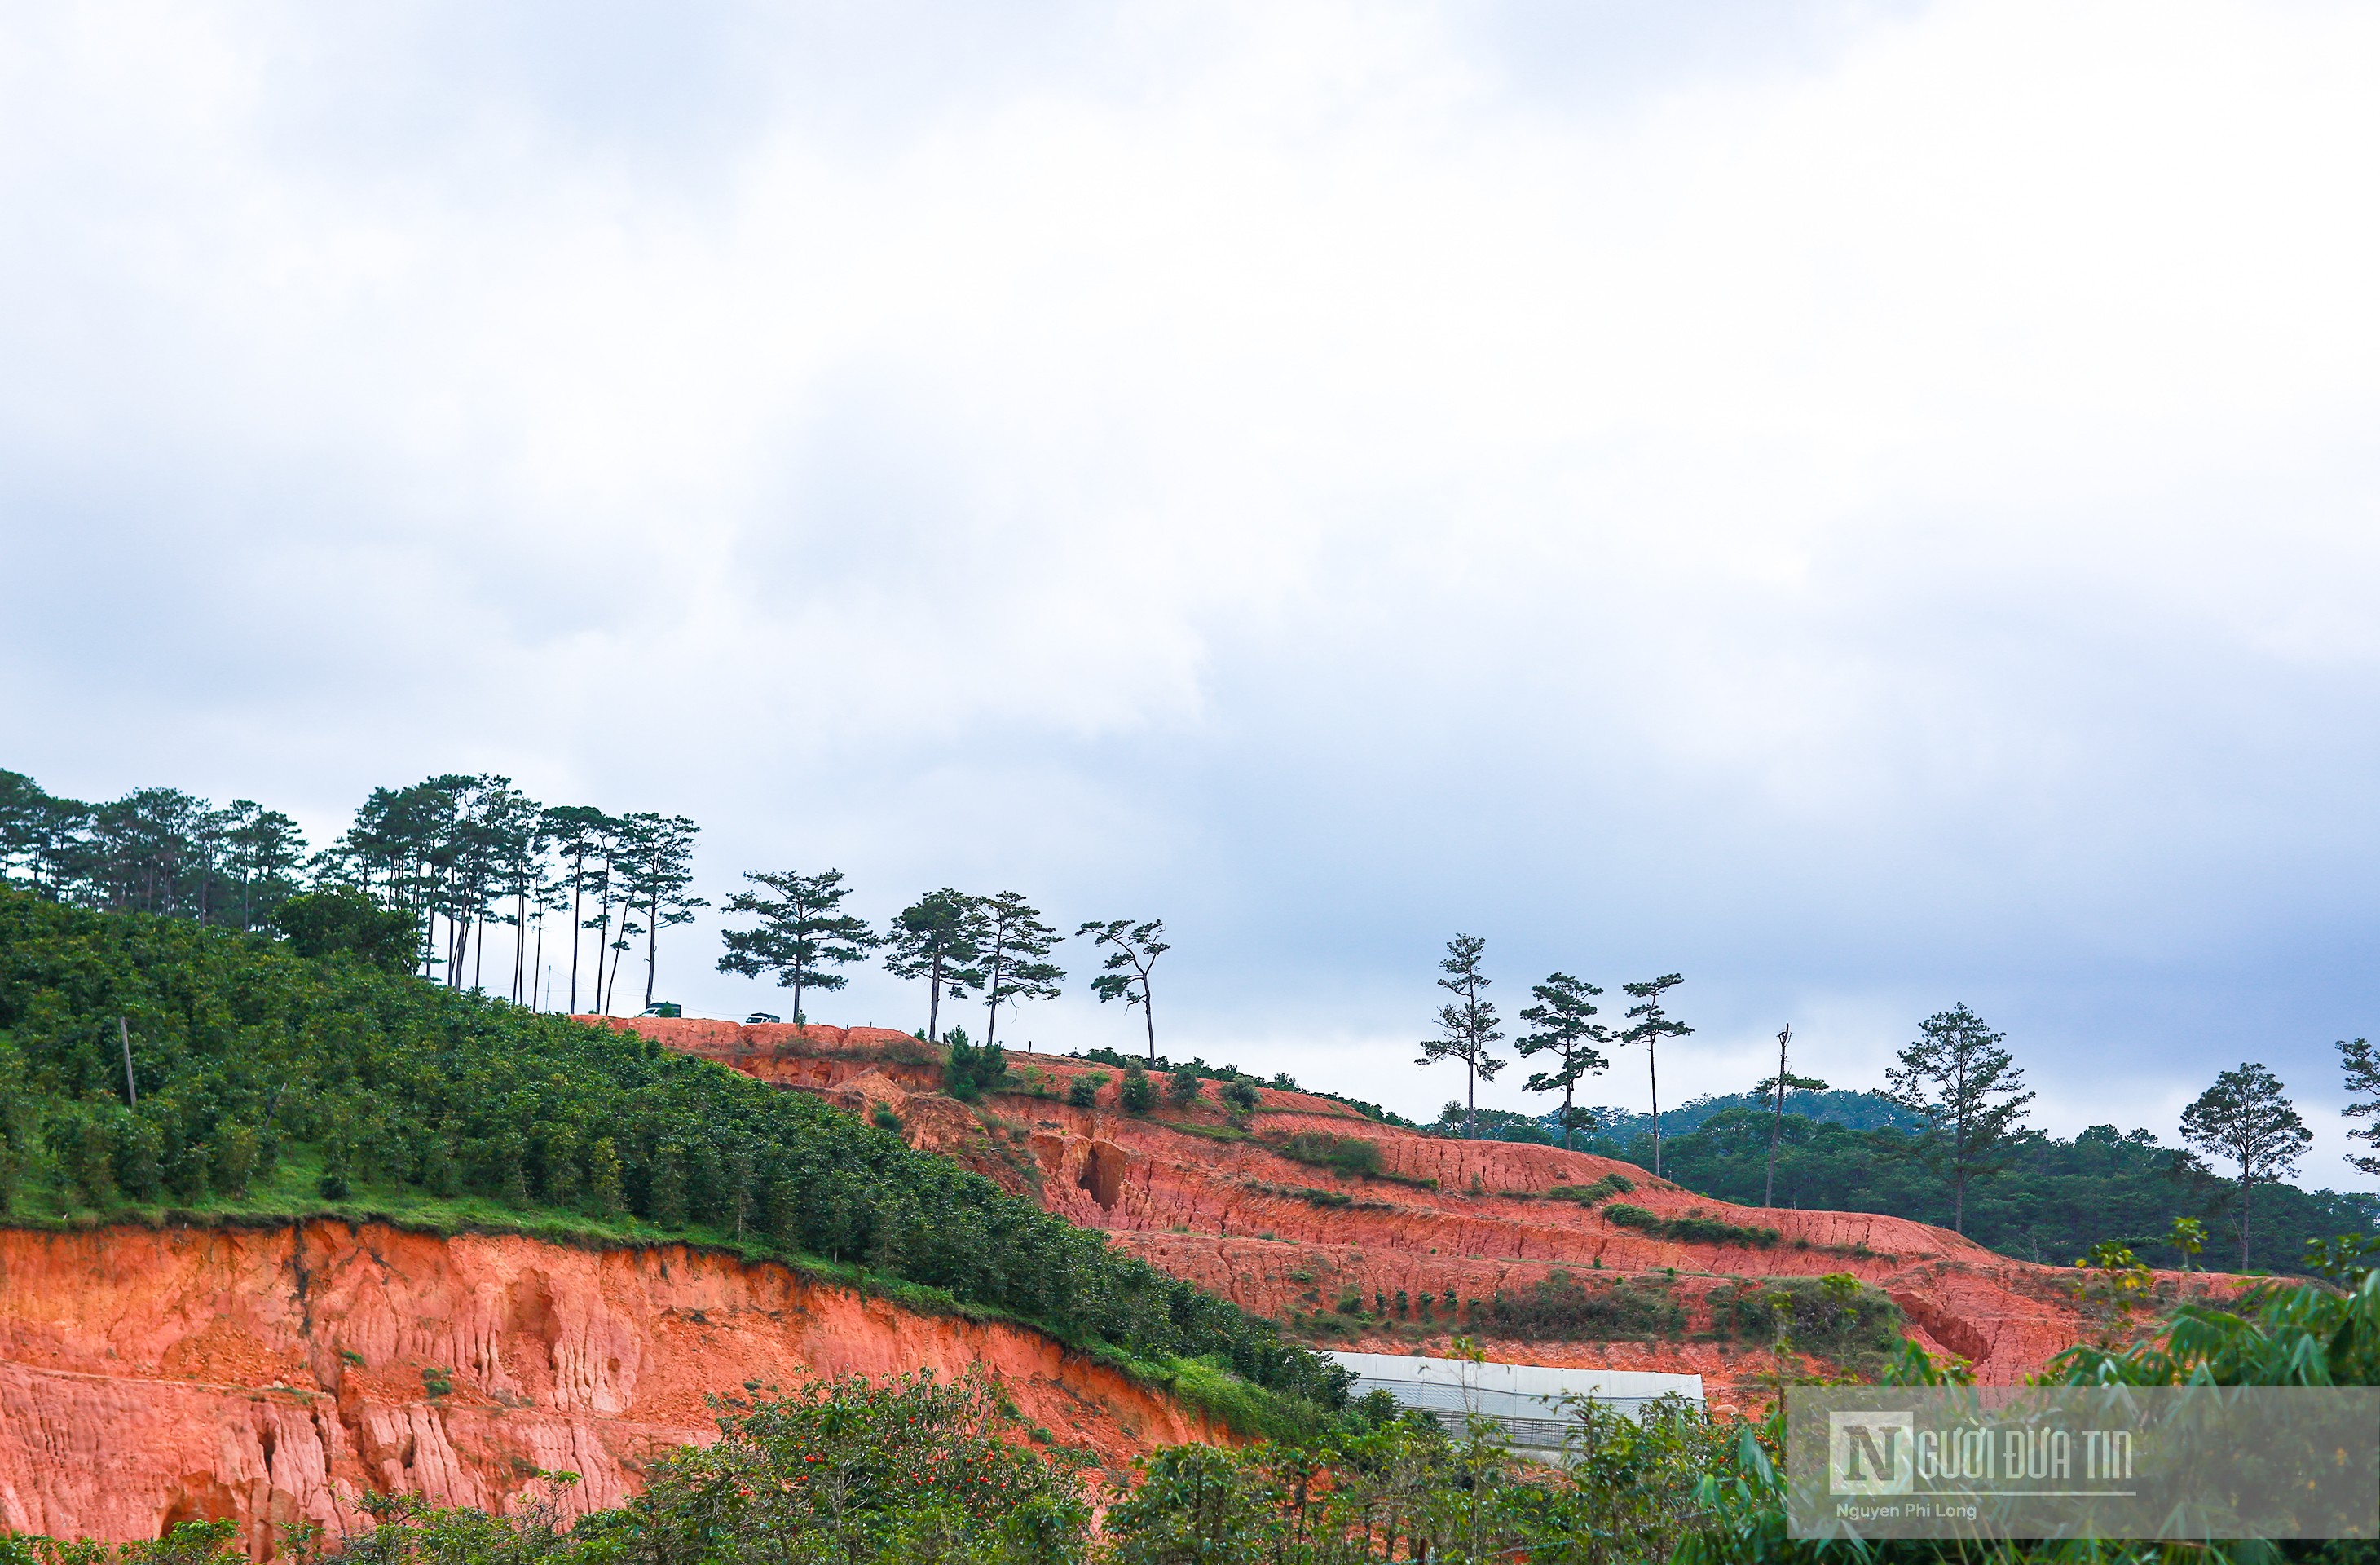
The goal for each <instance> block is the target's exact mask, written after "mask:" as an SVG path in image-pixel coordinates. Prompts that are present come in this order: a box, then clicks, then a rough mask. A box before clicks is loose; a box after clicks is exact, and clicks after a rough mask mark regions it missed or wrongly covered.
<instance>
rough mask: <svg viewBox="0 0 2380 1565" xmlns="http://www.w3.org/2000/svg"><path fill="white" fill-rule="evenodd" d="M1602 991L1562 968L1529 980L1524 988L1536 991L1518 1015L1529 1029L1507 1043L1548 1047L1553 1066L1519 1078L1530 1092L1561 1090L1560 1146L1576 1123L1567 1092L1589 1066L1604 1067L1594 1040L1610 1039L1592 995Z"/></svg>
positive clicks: (1533, 1049) (1527, 1050) (1538, 1050)
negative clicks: (1535, 981)
mask: <svg viewBox="0 0 2380 1565" xmlns="http://www.w3.org/2000/svg"><path fill="white" fill-rule="evenodd" d="M1602 992H1603V991H1602V990H1601V989H1597V988H1596V987H1595V986H1594V985H1593V984H1590V983H1587V982H1586V981H1585V980H1584V979H1581V978H1573V977H1571V976H1570V975H1569V974H1567V973H1555V974H1552V975H1550V976H1548V977H1547V979H1546V981H1545V982H1544V983H1542V984H1533V985H1531V986H1530V988H1529V993H1530V994H1532V995H1534V996H1536V1001H1537V1003H1536V1004H1535V1005H1532V1006H1530V1007H1529V1008H1528V1009H1527V1010H1525V1011H1523V1012H1522V1013H1521V1020H1522V1021H1524V1022H1526V1023H1528V1024H1529V1025H1530V1026H1531V1027H1533V1028H1534V1029H1535V1030H1534V1031H1532V1032H1529V1033H1526V1034H1524V1035H1523V1036H1522V1037H1518V1038H1515V1039H1514V1040H1513V1042H1512V1047H1513V1048H1514V1049H1517V1050H1518V1051H1519V1052H1520V1053H1521V1054H1522V1055H1523V1056H1524V1057H1526V1056H1529V1055H1533V1054H1543V1053H1547V1052H1551V1053H1552V1055H1553V1057H1554V1064H1555V1068H1554V1069H1553V1070H1550V1071H1537V1072H1535V1073H1533V1074H1531V1075H1530V1077H1529V1079H1528V1080H1527V1081H1526V1082H1524V1084H1522V1085H1523V1086H1524V1087H1525V1089H1526V1090H1528V1091H1530V1092H1560V1094H1561V1095H1562V1106H1561V1127H1562V1146H1565V1147H1567V1146H1570V1138H1571V1131H1572V1129H1573V1126H1574V1125H1575V1124H1576V1122H1577V1119H1578V1114H1577V1110H1574V1109H1573V1108H1572V1107H1571V1097H1572V1094H1573V1092H1574V1091H1575V1090H1576V1088H1577V1086H1578V1084H1579V1082H1580V1080H1581V1079H1583V1078H1584V1077H1585V1075H1586V1074H1587V1073H1588V1072H1590V1071H1601V1070H1604V1069H1606V1068H1607V1067H1609V1065H1610V1063H1611V1062H1610V1061H1609V1060H1607V1059H1605V1058H1604V1056H1603V1053H1602V1051H1601V1050H1600V1049H1597V1048H1596V1047H1595V1046H1596V1045H1597V1044H1598V1043H1609V1041H1610V1040H1611V1029H1610V1028H1609V1027H1607V1026H1605V1025H1602V1024H1601V1023H1599V1022H1597V1021H1596V1020H1595V1019H1594V1017H1595V997H1596V996H1597V995H1598V994H1601V993H1602Z"/></svg>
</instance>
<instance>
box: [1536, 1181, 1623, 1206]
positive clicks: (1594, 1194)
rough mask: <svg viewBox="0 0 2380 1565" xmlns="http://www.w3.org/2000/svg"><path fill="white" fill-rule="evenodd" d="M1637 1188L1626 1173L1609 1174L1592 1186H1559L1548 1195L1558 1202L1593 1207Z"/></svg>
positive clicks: (1548, 1192)
mask: <svg viewBox="0 0 2380 1565" xmlns="http://www.w3.org/2000/svg"><path fill="white" fill-rule="evenodd" d="M1635 1188H1636V1182H1635V1181H1634V1180H1633V1179H1630V1178H1629V1177H1628V1176H1627V1175H1626V1174H1624V1173H1608V1174H1605V1175H1604V1176H1603V1177H1602V1178H1601V1179H1598V1180H1597V1181H1596V1182H1595V1183H1592V1184H1557V1185H1555V1186H1554V1187H1553V1188H1552V1189H1551V1190H1548V1191H1547V1192H1546V1195H1548V1197H1550V1198H1551V1199H1554V1200H1557V1201H1575V1202H1577V1203H1578V1204H1579V1205H1580V1206H1582V1207H1592V1206H1594V1205H1595V1204H1596V1203H1597V1202H1598V1201H1609V1199H1611V1197H1613V1196H1614V1195H1627V1194H1628V1193H1629V1192H1630V1191H1632V1190H1633V1189H1635Z"/></svg>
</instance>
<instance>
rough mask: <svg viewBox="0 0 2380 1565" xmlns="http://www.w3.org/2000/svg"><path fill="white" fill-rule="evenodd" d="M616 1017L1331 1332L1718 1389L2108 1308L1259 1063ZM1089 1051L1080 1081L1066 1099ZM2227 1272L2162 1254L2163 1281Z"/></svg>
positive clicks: (1824, 1215) (1822, 1220) (1873, 1221)
mask: <svg viewBox="0 0 2380 1565" xmlns="http://www.w3.org/2000/svg"><path fill="white" fill-rule="evenodd" d="M615 1025H621V1026H623V1027H630V1028H633V1029H634V1030H637V1031H638V1032H641V1033H643V1034H645V1035H646V1036H648V1037H652V1038H655V1039H657V1040H659V1041H660V1042H662V1043H663V1044H664V1045H666V1046H667V1047H669V1048H671V1049H677V1050H680V1051H683V1052H686V1053H689V1054H696V1055H699V1056H701V1057H703V1058H705V1059H710V1060H715V1061H718V1062H722V1063H723V1064H727V1065H731V1066H733V1067H734V1068H735V1069H736V1070H739V1071H742V1072H744V1073H746V1074H749V1075H752V1076H755V1077H757V1078H759V1079H760V1080H762V1081H768V1082H772V1083H776V1084H778V1085H781V1086H788V1087H795V1088H799V1089H802V1090H805V1091H807V1092H813V1093H817V1094H820V1095H821V1096H823V1097H825V1098H830V1099H831V1100H833V1101H835V1102H837V1103H839V1104H841V1105H842V1106H844V1107H845V1108H847V1109H850V1110H854V1111H855V1112H856V1113H858V1114H860V1115H861V1116H862V1117H864V1118H872V1119H875V1120H877V1122H880V1123H892V1122H897V1123H898V1124H899V1126H900V1128H901V1133H902V1134H903V1135H904V1136H905V1138H906V1139H907V1141H908V1142H909V1144H910V1145H911V1146H916V1147H919V1148H921V1149H928V1150H932V1151H937V1152H940V1153H941V1154H943V1155H945V1156H947V1157H951V1158H953V1159H958V1160H960V1161H962V1162H964V1163H965V1164H967V1165H968V1166H969V1167H971V1168H974V1169H976V1170H977V1171H981V1172H983V1173H985V1174H987V1175H989V1176H990V1177H991V1178H992V1179H994V1180H996V1181H998V1182H999V1183H1001V1184H1002V1186H1003V1187H1005V1188H1006V1189H1008V1190H1010V1191H1012V1192H1014V1193H1017V1194H1020V1195H1031V1196H1032V1197H1033V1198H1035V1199H1036V1200H1038V1201H1039V1202H1040V1204H1041V1205H1042V1206H1043V1207H1046V1208H1047V1209H1049V1210H1050V1211H1052V1212H1055V1213H1058V1214H1060V1215H1062V1216H1064V1217H1066V1218H1068V1219H1072V1220H1074V1221H1075V1222H1077V1223H1081V1224H1084V1225H1086V1226H1089V1227H1096V1228H1099V1229H1103V1230H1105V1231H1107V1232H1108V1233H1109V1234H1110V1235H1111V1237H1112V1239H1113V1240H1114V1242H1115V1243H1116V1244H1119V1245H1121V1246H1123V1248H1125V1249H1128V1250H1130V1251H1132V1252H1133V1253H1135V1254H1136V1255H1139V1256H1143V1257H1145V1258H1146V1259H1147V1260H1148V1261H1150V1262H1151V1263H1153V1264H1155V1265H1156V1266H1158V1267H1160V1268H1163V1269H1164V1270H1166V1271H1168V1272H1170V1273H1172V1275H1174V1276H1176V1277H1179V1278H1182V1279H1184V1280H1187V1281H1192V1282H1196V1283H1197V1284H1199V1285H1200V1286H1202V1287H1205V1288H1209V1289H1212V1290H1214V1291H1215V1292H1220V1293H1222V1294H1224V1295H1225V1296H1227V1297H1229V1298H1230V1299H1231V1300H1232V1301H1233V1302H1234V1303H1235V1304H1239V1305H1240V1306H1241V1307H1242V1308H1244V1309H1246V1310H1249V1311H1251V1312H1254V1313H1257V1314H1260V1315H1264V1316H1271V1317H1273V1318H1275V1319H1278V1320H1280V1321H1281V1322H1282V1323H1283V1324H1284V1326H1285V1327H1286V1328H1289V1330H1290V1331H1291V1332H1292V1333H1293V1335H1297V1336H1301V1337H1304V1338H1305V1339H1306V1340H1308V1341H1316V1342H1318V1343H1321V1344H1324V1345H1333V1346H1344V1347H1351V1348H1352V1347H1360V1348H1363V1349H1366V1350H1368V1351H1386V1352H1400V1351H1410V1350H1412V1349H1415V1348H1424V1347H1427V1348H1429V1349H1432V1350H1433V1351H1442V1350H1443V1349H1444V1348H1445V1346H1446V1345H1447V1343H1448V1342H1449V1341H1450V1340H1451V1337H1452V1336H1453V1335H1455V1334H1457V1333H1466V1334H1469V1335H1471V1336H1473V1337H1474V1338H1475V1339H1477V1340H1480V1341H1482V1342H1483V1344H1484V1345H1485V1346H1486V1347H1487V1348H1488V1353H1489V1355H1490V1356H1491V1357H1494V1358H1498V1359H1502V1360H1508V1361H1511V1362H1516V1363H1536V1364H1548V1365H1572V1366H1597V1365H1600V1366H1607V1367H1611V1368H1624V1369H1657V1370H1669V1371H1679V1372H1690V1373H1699V1374H1701V1375H1703V1376H1704V1377H1706V1384H1707V1385H1709V1386H1710V1387H1711V1388H1712V1390H1713V1392H1714V1394H1715V1395H1716V1396H1717V1397H1718V1399H1719V1400H1721V1401H1730V1400H1736V1401H1743V1400H1748V1399H1749V1398H1750V1396H1751V1395H1752V1394H1753V1392H1754V1389H1755V1386H1756V1384H1757V1382H1758V1381H1759V1380H1760V1379H1761V1378H1762V1377H1767V1376H1770V1375H1773V1374H1774V1373H1775V1371H1776V1368H1777V1359H1776V1349H1777V1346H1778V1342H1779V1336H1780V1334H1781V1335H1782V1336H1783V1337H1784V1338H1785V1340H1786V1343H1787V1345H1788V1347H1789V1349H1790V1350H1791V1351H1792V1352H1794V1353H1797V1354H1801V1355H1805V1356H1812V1357H1816V1358H1819V1359H1823V1360H1825V1361H1827V1362H1828V1363H1830V1364H1833V1365H1837V1366H1838V1367H1841V1368H1846V1369H1851V1370H1853V1371H1856V1370H1858V1369H1860V1368H1863V1367H1865V1366H1869V1365H1873V1364H1874V1363H1875V1362H1876V1360H1877V1359H1878V1357H1879V1356H1880V1354H1881V1353H1884V1352H1886V1351H1888V1347H1887V1344H1888V1342H1890V1341H1892V1340H1893V1339H1894V1338H1895V1336H1896V1335H1897V1332H1898V1331H1899V1330H1900V1329H1902V1328H1905V1329H1906V1330H1907V1331H1908V1332H1909V1333H1910V1334H1912V1335H1913V1336H1914V1337H1915V1338H1916V1340H1917V1341H1919V1342H1920V1343H1922V1344H1923V1345H1924V1346H1925V1348H1926V1349H1927V1350H1928V1351H1929V1352H1932V1353H1937V1354H1939V1355H1942V1356H1946V1357H1957V1358H1961V1359H1965V1360H1967V1361H1968V1362H1969V1363H1971V1364H1972V1365H1973V1366H1974V1369H1975V1372H1976V1374H1977V1376H1978V1377H1979V1378H1981V1379H1983V1380H1985V1382H1987V1383H2005V1382H2013V1381H2015V1380H2018V1379H2020V1378H2022V1377H2024V1376H2027V1375H2030V1374H2033V1373H2035V1372H2037V1371H2038V1370H2040V1369H2041V1367H2042V1366H2043V1365H2045V1364H2046V1362H2047V1361H2048V1360H2049V1358H2050V1357H2051V1356H2053V1355H2054V1354H2056V1353H2058V1352H2059V1351H2060V1350H2061V1349H2064V1348H2066V1347H2069V1346H2070V1345H2072V1344H2073V1343H2075V1342H2077V1341H2084V1340H2086V1339H2088V1338H2090V1337H2092V1336H2093V1335H2094V1334H2095V1333H2097V1332H2100V1331H2103V1330H2105V1329H2107V1322H2106V1321H2105V1320H2104V1319H2103V1318H2102V1317H2101V1316H2099V1315H2098V1314H2096V1313H2095V1309H2094V1307H2093V1306H2092V1304H2091V1303H2090V1302H2089V1301H2086V1300H2079V1299H2078V1298H2077V1296H2076V1293H2075V1284H2076V1279H2075V1275H2074V1273H2073V1272H2072V1271H2071V1270H2070V1269H2066V1268H2053V1267H2043V1266H2035V1265H2031V1264H2028V1263H2026V1262H2022V1261H2017V1260H2012V1259H2010V1258H2009V1257H2007V1256H1999V1255H1996V1254H1994V1253H1992V1252H1991V1251H1988V1250H1985V1249H1984V1248H1982V1247H1981V1246H1979V1245H1976V1244H1972V1243H1970V1242H1968V1241H1966V1240H1964V1239H1961V1238H1960V1237H1959V1236H1958V1235H1957V1234H1954V1233H1951V1232H1949V1231H1945V1230H1942V1229H1938V1228H1931V1227H1927V1226H1925V1225H1923V1224H1920V1223H1914V1222H1909V1221H1905V1220H1903V1219H1897V1218H1890V1217H1882V1216H1876V1215H1871V1214H1866V1213H1846V1212H1813V1211H1791V1210H1778V1209H1766V1208H1753V1207H1735V1206H1730V1205H1728V1204H1726V1203H1723V1202H1717V1201H1713V1200H1710V1199H1708V1198H1707V1197H1705V1196H1700V1195H1694V1194H1693V1193H1691V1192H1688V1191H1685V1190H1682V1189H1680V1188H1678V1187H1677V1186H1675V1185H1671V1184H1668V1183H1663V1182H1661V1181H1659V1180H1656V1179H1654V1178H1653V1177H1652V1176H1651V1175H1650V1174H1648V1173H1646V1172H1645V1171H1644V1170H1642V1169H1640V1168H1637V1167H1635V1166H1633V1165H1632V1164H1627V1163H1621V1162H1616V1161H1613V1160H1611V1159H1603V1158H1596V1157H1590V1156H1587V1155H1585V1154H1581V1153H1572V1152H1564V1151H1561V1150H1560V1149H1559V1148H1556V1147H1549V1146H1524V1145H1520V1144H1516V1143H1510V1142H1463V1141H1454V1140H1447V1139H1441V1138H1438V1137H1432V1136H1424V1135H1420V1134H1415V1133H1414V1132H1411V1131H1407V1130H1403V1129H1400V1128H1398V1127H1395V1126H1392V1125H1388V1124H1384V1123H1381V1122H1378V1121H1376V1120H1372V1119H1370V1118H1367V1117H1366V1116H1365V1115H1363V1114H1361V1113H1359V1112H1357V1111H1356V1110H1354V1109H1352V1108H1350V1107H1348V1106H1347V1105H1345V1104H1343V1103H1341V1102H1338V1101H1336V1100H1333V1099H1331V1098H1322V1097H1318V1096H1315V1095H1313V1094H1310V1093H1305V1092H1293V1091H1282V1090H1279V1089H1276V1088H1271V1087H1265V1088H1261V1089H1259V1091H1258V1093H1257V1105H1256V1107H1255V1109H1254V1110H1253V1111H1250V1112H1245V1113H1237V1114H1235V1113H1233V1111H1232V1110H1230V1109H1229V1108H1228V1107H1227V1106H1226V1105H1224V1104H1222V1103H1220V1102H1219V1101H1218V1100H1217V1098H1216V1084H1214V1083H1212V1082H1209V1083H1208V1084H1206V1086H1205V1087H1204V1088H1203V1090H1202V1092H1201V1095H1200V1097H1199V1098H1198V1099H1197V1100H1196V1102H1195V1103H1193V1104H1189V1105H1180V1104H1175V1103H1173V1102H1171V1101H1169V1100H1167V1099H1166V1098H1163V1097H1162V1096H1161V1095H1160V1098H1159V1101H1158V1106H1157V1107H1156V1108H1154V1109H1153V1110H1149V1111H1147V1112H1146V1113H1142V1114H1128V1113H1124V1112H1123V1111H1121V1110H1120V1109H1119V1108H1118V1106H1117V1103H1116V1098H1117V1095H1118V1093H1119V1091H1120V1086H1121V1084H1120V1081H1119V1080H1118V1079H1117V1077H1118V1073H1117V1072H1116V1071H1115V1070H1113V1069H1112V1068H1110V1067H1107V1066H1102V1065H1090V1064H1086V1063H1085V1062H1081V1061H1078V1060H1073V1059H1066V1058H1060V1057H1055V1056H1047V1055H1034V1054H1022V1055H1019V1054H1012V1055H1010V1056H1009V1057H1008V1063H1009V1073H1008V1075H1007V1077H1006V1078H1005V1080H1004V1081H1003V1082H1002V1084H1001V1085H1000V1086H998V1087H996V1088H995V1089H994V1090H992V1091H991V1092H990V1093H989V1094H987V1095H986V1096H985V1098H984V1099H983V1101H982V1102H981V1103H980V1104H977V1105H970V1104H966V1103H962V1102H960V1101H958V1100H956V1099H955V1098H952V1097H950V1096H949V1095H947V1094H946V1093H945V1092H944V1091H943V1090H942V1087H943V1085H944V1084H943V1080H942V1070H941V1055H940V1051H939V1050H936V1049H932V1048H930V1047H929V1046H928V1045H926V1044H924V1043H922V1042H920V1041H919V1040H917V1039H916V1038H914V1037H908V1036H907V1035H905V1034H901V1033H895V1032H890V1031H886V1030H882V1029H874V1028H865V1027H861V1028H850V1029H843V1028H834V1027H821V1026H808V1027H802V1028H796V1027H794V1026H791V1025H754V1026H740V1025H735V1024H733V1023H727V1022H714V1021H703V1020H697V1019H692V1018H687V1019H683V1020H641V1021H637V1022H634V1023H626V1022H622V1023H617V1024H615ZM1094 1074H1095V1075H1098V1076H1100V1077H1102V1078H1105V1081H1104V1085H1102V1086H1099V1089H1098V1093H1097V1096H1096V1099H1095V1101H1094V1103H1093V1104H1092V1106H1090V1107H1078V1106H1076V1105H1075V1104H1073V1103H1071V1102H1069V1101H1068V1098H1069V1089H1070V1088H1071V1087H1073V1086H1074V1084H1075V1081H1076V1080H1077V1079H1078V1078H1081V1077H1084V1076H1087V1075H1094ZM1160 1085H1161V1083H1160ZM1828 1277H1834V1278H1838V1279H1841V1278H1851V1279H1856V1280H1857V1281H1858V1283H1859V1284H1860V1287H1859V1289H1858V1290H1856V1291H1852V1290H1851V1289H1850V1288H1849V1287H1848V1285H1847V1284H1845V1283H1843V1282H1840V1281H1838V1282H1836V1283H1834V1284H1832V1285H1831V1286H1829V1285H1828V1284H1827V1283H1826V1282H1825V1281H1824V1280H1825V1279H1827V1278H1828ZM2228 1286H2230V1283H2229V1282H2228V1280H2224V1279H2221V1278H2219V1277H2215V1276H2210V1275H2209V1274H2205V1273H2198V1274H2193V1275H2191V1276H2189V1277H2184V1276H2182V1275H2181V1274H2177V1273H2167V1274H2161V1275H2160V1276H2159V1279H2158V1291H2159V1292H2160V1293H2161V1294H2163V1295H2164V1296H2166V1297H2168V1298H2170V1297H2172V1296H2174V1295H2176V1294H2178V1293H2179V1292H2181V1291H2183V1290H2185V1289H2189V1290H2204V1289H2210V1288H2225V1287H2228Z"/></svg>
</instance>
